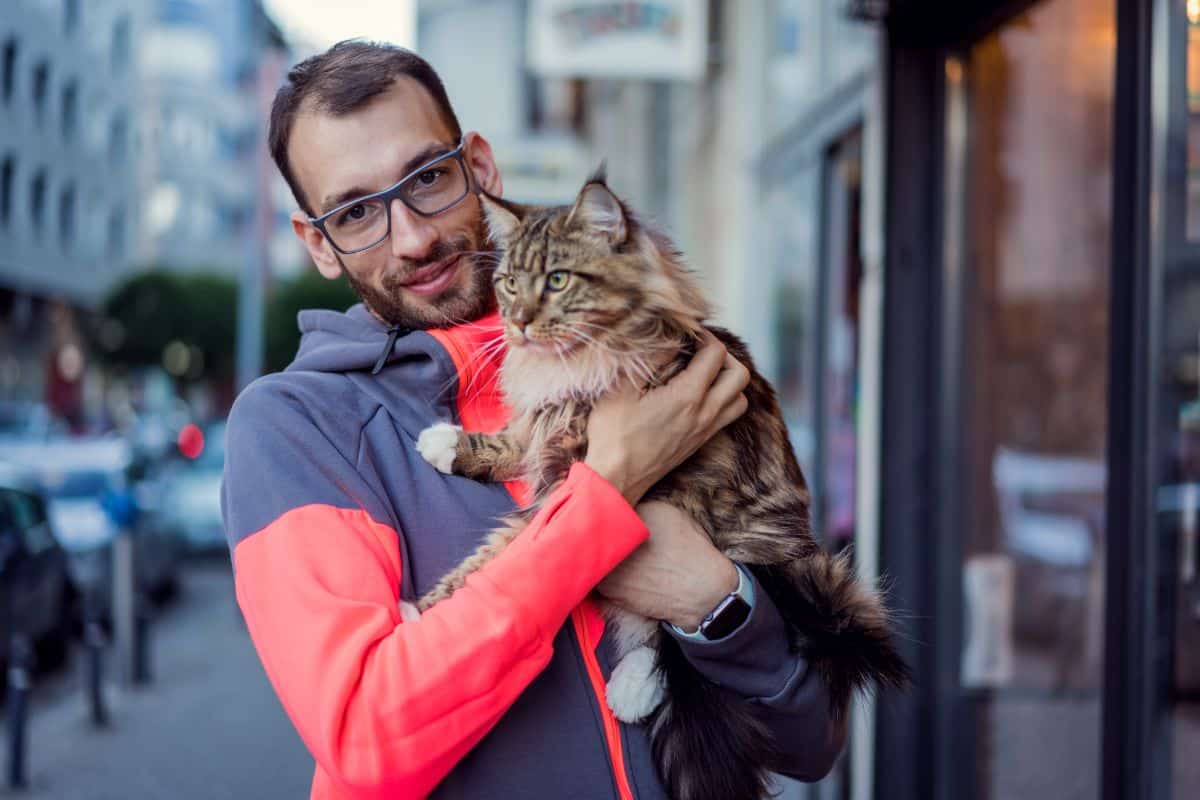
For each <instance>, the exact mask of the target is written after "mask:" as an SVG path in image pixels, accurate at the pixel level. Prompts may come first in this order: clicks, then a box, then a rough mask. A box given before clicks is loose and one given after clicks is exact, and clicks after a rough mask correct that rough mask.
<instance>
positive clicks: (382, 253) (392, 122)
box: [288, 77, 501, 328]
mask: <svg viewBox="0 0 1200 800" xmlns="http://www.w3.org/2000/svg"><path fill="white" fill-rule="evenodd" d="M457 145H458V142H457V141H456V140H455V139H454V137H453V134H452V133H451V131H450V129H449V127H448V126H447V125H446V123H445V121H444V120H443V118H442V115H441V114H440V113H439V110H438V107H437V104H436V103H435V102H434V100H433V98H432V96H430V94H429V93H428V92H426V91H425V89H424V87H422V86H421V85H420V84H419V83H417V82H416V81H415V80H413V79H411V78H407V77H402V78H399V79H397V80H396V82H395V84H394V85H393V86H392V88H391V89H389V90H388V91H386V92H384V93H383V94H381V95H378V96H377V97H374V98H372V99H371V101H370V102H369V103H368V104H367V105H366V106H364V107H363V108H361V109H359V110H357V111H353V112H351V113H350V114H346V115H345V116H341V117H332V116H328V115H325V114H322V113H320V112H319V111H318V110H307V111H304V112H302V113H301V114H299V115H298V116H297V118H296V121H295V123H294V125H293V128H292V134H291V139H290V141H289V143H288V157H289V159H290V160H291V165H292V171H293V172H294V174H295V176H296V179H297V181H298V182H299V185H300V187H301V190H302V191H303V192H304V195H305V198H306V199H307V200H308V203H309V205H310V206H311V207H312V209H313V212H314V216H320V215H321V214H323V213H325V212H326V211H329V210H330V209H332V208H334V207H335V206H337V205H339V204H341V203H343V202H345V201H347V200H350V199H352V198H353V197H358V196H361V195H365V194H370V193H372V192H378V191H380V190H382V189H386V188H387V187H389V186H391V185H392V184H394V183H396V182H397V181H399V180H400V179H401V178H403V177H405V176H406V175H408V174H409V173H410V172H412V171H413V170H414V169H415V168H417V167H419V166H421V165H423V164H425V163H426V162H428V161H429V160H430V159H433V158H436V157H437V156H439V155H442V154H444V153H447V152H449V151H451V150H453V149H454V148H455V147H456V146H457ZM464 156H465V158H466V163H467V167H468V169H469V170H470V172H471V173H472V174H473V176H474V179H475V181H476V182H477V183H478V185H480V186H482V187H483V188H484V189H487V190H488V191H489V192H492V193H493V194H500V192H501V184H500V176H499V173H498V172H497V171H496V165H495V162H494V160H493V158H492V152H491V147H490V146H489V145H488V143H487V142H486V141H485V140H484V139H483V137H481V136H479V135H478V134H467V137H466V147H465V148H464ZM390 214H391V226H392V230H391V236H390V237H389V238H388V239H386V240H384V241H383V242H381V243H380V244H378V245H376V246H375V247H372V248H370V249H369V250H365V251H363V252H361V253H354V254H351V255H343V254H341V253H338V252H337V251H336V250H334V249H333V247H332V246H331V245H330V244H329V242H328V241H327V240H326V239H325V237H324V235H323V234H322V233H321V232H320V231H319V230H317V229H316V228H315V227H314V226H313V225H312V224H311V223H309V222H308V217H307V215H305V214H303V213H302V212H299V211H297V212H296V213H294V214H293V215H292V227H293V229H294V230H295V231H296V234H297V235H298V236H299V237H300V239H301V240H302V241H303V242H304V245H305V247H306V248H307V249H308V251H309V254H310V255H311V256H312V258H313V261H314V262H315V263H316V265H317V269H319V270H320V272H321V274H322V275H324V276H325V277H327V278H336V277H338V276H339V275H340V274H342V273H345V275H346V277H347V279H348V280H349V282H350V285H351V286H353V287H354V290H355V291H356V292H357V293H358V296H359V297H360V298H362V301H363V303H364V304H365V305H366V306H367V308H368V309H369V310H370V311H371V312H372V313H374V314H375V316H377V317H379V318H380V319H381V320H383V321H384V322H385V323H388V324H392V325H400V326H403V327H408V328H437V327H446V326H449V325H454V324H458V323H460V322H466V321H470V320H475V319H478V318H479V317H481V316H482V315H484V314H485V313H487V312H488V311H489V310H491V309H492V308H493V307H494V304H495V297H494V295H493V293H492V266H493V264H494V262H495V259H494V258H492V257H490V256H488V255H482V256H478V255H475V254H474V253H475V252H476V251H481V250H488V249H490V248H491V245H490V244H488V240H487V234H486V227H485V225H484V221H483V212H482V209H481V207H480V204H479V198H478V197H477V196H476V195H474V194H468V195H467V197H466V198H464V199H463V200H462V202H460V203H459V204H458V205H456V206H454V207H452V208H450V209H448V210H447V211H444V212H442V213H441V214H438V215H436V216H433V217H424V216H421V215H419V214H417V213H415V212H414V211H412V210H411V209H409V208H408V207H407V206H405V205H404V204H403V203H402V202H400V201H399V200H393V201H392V204H391V208H390Z"/></svg>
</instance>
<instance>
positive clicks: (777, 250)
mask: <svg viewBox="0 0 1200 800" xmlns="http://www.w3.org/2000/svg"><path fill="white" fill-rule="evenodd" d="M817 191H818V189H817V170H816V169H815V167H809V168H807V169H803V170H801V171H799V172H797V173H794V174H791V175H789V176H787V178H786V179H785V182H784V183H781V184H780V185H778V186H775V187H772V188H771V189H770V190H769V191H768V192H767V196H766V198H765V202H764V204H763V208H764V209H765V213H766V215H767V226H766V229H767V231H768V240H767V252H768V254H769V256H768V257H769V258H770V262H771V274H772V275H773V280H774V286H775V289H774V292H773V297H774V302H775V308H774V313H773V315H772V316H773V319H774V320H775V325H774V339H775V348H774V349H775V355H776V363H775V370H774V376H775V378H774V383H775V389H776V391H777V393H778V395H779V406H780V409H781V410H782V411H783V418H784V421H785V422H786V423H787V426H788V434H789V435H790V436H791V440H792V446H793V447H794V448H795V450H796V457H797V458H798V459H799V461H800V467H801V468H802V469H803V470H804V472H805V474H806V475H808V476H809V480H810V482H811V481H812V480H813V479H814V478H815V474H814V469H815V463H814V459H815V455H816V453H815V450H816V446H815V435H814V426H815V424H816V396H815V391H816V385H815V384H816V370H815V363H814V360H815V358H816V352H817V320H816V302H815V299H816V287H817V237H816V231H815V227H814V221H815V220H816V219H817V218H818V215H817Z"/></svg>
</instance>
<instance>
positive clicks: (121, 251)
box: [108, 208, 125, 258]
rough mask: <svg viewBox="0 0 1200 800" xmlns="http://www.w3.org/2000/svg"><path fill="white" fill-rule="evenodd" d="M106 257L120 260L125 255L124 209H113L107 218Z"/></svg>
mask: <svg viewBox="0 0 1200 800" xmlns="http://www.w3.org/2000/svg"><path fill="white" fill-rule="evenodd" d="M108 255H109V257H110V258H122V257H124V255H125V209H123V208H114V209H113V210H112V213H111V214H109V216H108Z"/></svg>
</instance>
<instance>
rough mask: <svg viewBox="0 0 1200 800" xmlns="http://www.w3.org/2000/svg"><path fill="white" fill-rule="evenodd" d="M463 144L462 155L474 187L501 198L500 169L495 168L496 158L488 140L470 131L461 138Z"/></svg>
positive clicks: (502, 188) (502, 183)
mask: <svg viewBox="0 0 1200 800" xmlns="http://www.w3.org/2000/svg"><path fill="white" fill-rule="evenodd" d="M463 142H464V143H465V147H464V148H463V153H464V155H465V156H466V159H467V166H468V167H469V168H470V170H471V175H472V176H473V177H474V179H475V184H476V186H478V187H479V188H480V189H483V191H485V192H487V193H488V194H490V195H493V196H495V197H500V196H502V195H503V194H504V182H503V181H502V180H501V179H500V168H499V167H497V166H496V157H495V155H494V154H493V153H492V146H491V145H490V144H489V143H488V140H487V139H485V138H483V137H482V136H480V135H479V134H478V133H476V132H474V131H471V132H470V133H468V134H467V135H466V136H464V137H463Z"/></svg>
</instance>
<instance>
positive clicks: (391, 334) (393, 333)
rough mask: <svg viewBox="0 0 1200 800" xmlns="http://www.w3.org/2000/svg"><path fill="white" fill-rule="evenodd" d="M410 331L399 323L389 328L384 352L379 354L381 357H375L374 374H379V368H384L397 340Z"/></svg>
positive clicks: (372, 371) (372, 372)
mask: <svg viewBox="0 0 1200 800" xmlns="http://www.w3.org/2000/svg"><path fill="white" fill-rule="evenodd" d="M408 332H409V329H408V328H401V327H400V326H399V325H393V326H392V327H390V328H388V338H387V344H386V345H384V347H383V352H382V353H380V354H379V358H377V359H375V366H374V368H372V370H371V374H372V375H378V374H379V370H381V369H383V365H384V364H386V363H387V360H388V356H390V355H391V354H392V348H393V347H395V346H396V340H397V339H399V338H400V337H401V336H403V335H404V334H406V333H408Z"/></svg>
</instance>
